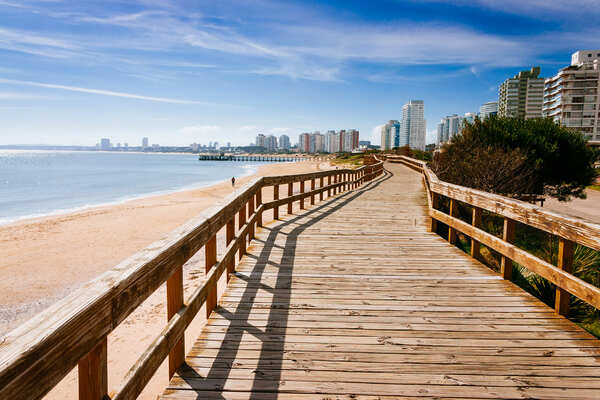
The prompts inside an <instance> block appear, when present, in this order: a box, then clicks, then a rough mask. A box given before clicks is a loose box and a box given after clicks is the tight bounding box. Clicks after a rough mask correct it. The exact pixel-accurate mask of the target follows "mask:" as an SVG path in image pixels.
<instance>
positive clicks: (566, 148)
mask: <svg viewBox="0 0 600 400" xmlns="http://www.w3.org/2000/svg"><path fill="white" fill-rule="evenodd" d="M597 159H598V152H597V151H595V150H593V149H592V148H591V147H589V146H587V145H586V139H585V138H584V136H583V135H582V134H581V133H579V132H576V131H574V130H571V129H569V128H565V127H563V126H560V125H557V124H555V123H554V122H553V121H552V120H551V119H547V118H546V119H529V120H524V119H518V118H499V117H494V116H492V117H489V118H486V119H485V120H480V119H479V118H476V119H475V121H474V122H473V123H469V122H465V127H464V129H463V131H462V134H460V135H457V136H455V137H453V138H452V139H451V141H450V143H448V144H447V145H445V146H444V147H443V149H442V151H441V152H440V153H439V154H438V155H437V156H436V157H435V158H434V161H433V163H432V169H433V170H434V172H435V173H436V174H437V175H438V177H439V178H440V179H442V180H445V181H447V182H451V183H456V184H459V185H463V186H468V187H474V188H477V189H481V190H486V191H489V192H493V193H499V194H504V195H520V194H526V193H529V194H546V195H548V196H552V197H556V198H557V199H559V200H562V201H566V200H569V199H570V198H571V197H579V198H585V188H586V186H589V185H591V184H592V183H593V182H594V179H595V177H596V171H595V169H594V162H595V161H596V160H597Z"/></svg>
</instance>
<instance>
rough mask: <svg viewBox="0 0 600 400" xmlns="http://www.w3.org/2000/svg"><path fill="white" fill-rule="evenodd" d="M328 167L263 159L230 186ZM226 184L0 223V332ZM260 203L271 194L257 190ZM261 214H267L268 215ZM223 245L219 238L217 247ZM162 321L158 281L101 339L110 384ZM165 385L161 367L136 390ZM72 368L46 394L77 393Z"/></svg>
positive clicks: (199, 262) (194, 262) (188, 278)
mask: <svg viewBox="0 0 600 400" xmlns="http://www.w3.org/2000/svg"><path fill="white" fill-rule="evenodd" d="M326 168H328V163H323V162H321V163H319V162H308V161H307V162H298V163H282V164H267V165H263V166H261V167H260V168H259V169H258V171H257V173H256V174H254V175H251V176H247V177H244V178H240V179H239V180H238V182H237V183H236V186H237V187H240V186H242V185H243V184H244V183H246V182H248V181H250V180H251V179H253V178H255V177H257V176H268V175H283V174H293V173H304V172H311V171H317V170H320V169H326ZM232 190H233V189H232V187H231V183H230V182H223V183H220V184H217V185H213V186H210V187H207V188H201V189H195V190H190V191H183V192H176V193H172V194H166V195H160V196H153V197H146V198H142V199H138V200H132V201H129V202H126V203H123V204H119V205H114V206H108V207H98V208H92V209H87V210H85V211H81V212H76V213H72V214H67V215H61V216H53V217H45V218H39V219H35V220H25V221H20V222H18V223H14V224H10V225H4V226H0V255H1V256H0V259H1V260H2V261H1V264H0V268H1V273H2V278H3V279H2V280H0V335H2V334H4V333H6V332H8V331H10V330H11V329H13V328H15V327H16V326H18V325H19V324H20V323H22V322H24V321H26V320H27V319H29V318H31V317H32V316H33V315H35V314H37V313H39V312H40V311H42V310H43V309H45V308H46V307H48V306H49V305H50V304H52V303H54V302H56V301H57V300H59V299H61V298H62V297H64V296H65V294H67V293H70V292H72V291H73V290H76V289H77V288H78V287H79V286H80V285H81V284H83V283H84V282H87V281H89V280H91V279H92V278H94V277H96V276H98V275H100V274H102V273H103V272H105V271H107V270H109V269H110V268H111V267H113V266H115V265H116V264H118V263H119V262H120V261H122V260H123V259H125V258H127V257H128V256H130V255H132V254H134V253H135V252H136V251H138V250H140V249H142V248H144V247H146V246H148V245H149V244H150V243H152V242H154V241H155V240H158V239H160V238H161V237H162V236H163V235H165V234H166V233H168V232H170V231H171V230H173V229H174V228H176V227H177V226H179V225H181V224H183V223H184V222H186V221H187V220H189V219H190V218H192V217H194V216H196V215H197V214H199V213H200V212H201V211H202V210H204V209H205V208H207V207H209V206H211V205H213V204H214V203H215V202H217V201H218V200H220V199H221V198H223V197H224V196H226V195H228V194H230V193H231V192H232ZM263 198H264V201H268V200H269V199H271V198H272V193H267V191H265V192H264V193H263ZM267 219H268V218H267ZM224 247H225V246H224V245H223V244H222V243H219V245H218V248H219V250H222V249H223V248H224ZM203 271H204V255H203V252H202V251H200V252H199V253H198V254H196V256H194V257H193V258H192V259H191V260H190V261H189V262H188V263H187V264H186V265H185V267H184V274H185V275H184V280H185V285H186V295H187V294H188V293H190V292H191V291H192V290H193V288H194V287H195V284H196V283H197V282H198V280H201V279H202V278H203V274H204V272H203ZM203 316H204V312H202V311H201V312H200V313H199V315H198V317H197V318H196V320H195V321H194V323H193V325H192V326H191V327H190V328H189V329H188V331H187V332H186V342H187V343H191V341H192V340H193V339H192V338H193V337H195V336H197V334H198V332H199V330H200V329H201V326H202V323H203ZM165 321H166V291H165V288H164V285H163V287H162V288H161V289H159V290H158V291H157V292H156V293H154V294H153V295H152V296H151V297H150V298H148V300H146V302H145V303H144V304H143V305H142V306H141V307H140V308H138V310H136V312H134V313H133V314H132V315H130V316H129V318H127V320H125V321H124V322H123V323H122V324H121V325H120V326H119V327H118V328H117V329H116V330H115V331H114V332H113V333H112V334H111V335H110V336H109V340H108V358H109V366H108V371H109V388H110V389H111V390H115V389H117V388H118V385H119V384H120V382H121V380H122V378H123V377H124V376H125V374H126V373H127V371H128V369H129V368H130V367H131V366H132V365H133V364H134V362H135V361H136V359H137V358H138V357H139V355H141V353H142V352H143V351H144V350H145V348H146V346H147V345H148V344H149V343H150V342H151V341H152V339H153V338H154V337H155V336H156V335H157V334H158V333H159V332H160V331H161V329H162V328H163V327H164V324H165ZM166 383H167V369H166V365H164V363H163V366H161V368H160V369H159V371H157V373H156V375H155V376H154V378H153V379H152V381H151V382H150V383H149V385H148V386H147V388H146V390H145V391H144V392H143V394H142V396H140V398H141V399H154V398H156V395H157V394H158V393H160V392H161V391H162V388H163V387H164V385H165V384H166ZM76 393H77V374H76V370H74V371H72V372H71V373H70V374H69V375H68V376H67V377H66V378H65V379H64V380H63V382H61V383H60V384H59V385H58V386H57V387H56V388H55V389H54V390H53V391H52V392H51V393H50V394H49V395H48V396H47V398H48V399H64V398H76Z"/></svg>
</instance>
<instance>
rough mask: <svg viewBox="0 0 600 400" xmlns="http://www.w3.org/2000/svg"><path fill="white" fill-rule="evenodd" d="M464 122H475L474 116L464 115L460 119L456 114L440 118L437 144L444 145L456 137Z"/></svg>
mask: <svg viewBox="0 0 600 400" xmlns="http://www.w3.org/2000/svg"><path fill="white" fill-rule="evenodd" d="M465 120H468V121H469V122H473V121H474V120H475V114H474V113H466V114H465V116H464V117H461V116H459V115H457V114H452V115H449V116H447V117H445V118H442V120H441V121H440V123H439V124H438V129H437V142H438V144H442V143H446V142H448V141H450V139H452V138H453V137H454V136H456V135H458V134H459V133H460V132H461V131H462V128H463V126H464V121H465ZM411 147H412V146H411Z"/></svg>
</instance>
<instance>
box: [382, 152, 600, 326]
mask: <svg viewBox="0 0 600 400" xmlns="http://www.w3.org/2000/svg"><path fill="white" fill-rule="evenodd" d="M387 159H388V161H392V162H400V163H402V164H405V165H407V166H409V167H410V168H413V169H417V170H420V172H421V173H422V175H423V178H424V180H425V187H426V190H427V198H428V205H429V215H430V217H431V218H432V222H431V227H430V229H431V230H432V231H435V226H436V221H440V222H442V223H444V224H446V225H448V227H449V232H448V240H449V241H450V242H452V241H453V240H455V234H456V232H457V231H459V232H462V233H464V234H465V235H467V236H469V237H470V238H471V241H472V245H471V247H472V249H473V248H476V249H477V250H476V252H478V251H479V244H484V245H486V246H488V247H490V248H491V249H493V250H495V251H497V252H498V253H500V254H501V255H502V257H503V260H502V265H501V268H502V269H501V274H502V275H503V277H504V278H505V279H510V277H511V270H512V261H514V262H517V263H518V264H520V265H522V266H524V267H525V268H527V269H529V270H530V271H532V272H535V273H536V274H538V275H540V276H542V277H543V278H545V279H547V280H548V281H550V282H551V283H553V284H554V285H556V286H557V296H556V303H555V310H556V313H557V314H560V315H566V314H567V313H568V304H569V303H568V294H572V295H574V296H576V297H578V298H579V299H581V300H583V301H584V302H586V303H588V304H590V305H592V306H594V307H596V308H600V288H598V287H596V286H594V285H591V284H589V283H588V282H585V281H584V280H582V279H580V278H578V277H576V276H575V275H573V274H571V269H572V264H573V252H574V245H575V244H580V245H582V246H586V247H589V248H591V249H594V250H600V224H595V223H593V222H589V221H585V220H583V219H580V218H574V217H567V216H564V215H561V214H559V213H555V212H552V211H548V210H545V209H543V208H542V207H539V206H536V205H534V204H530V203H527V202H523V201H520V200H516V199H511V198H508V197H504V196H500V195H497V194H493V193H488V192H484V191H481V190H477V189H471V188H467V187H464V186H460V185H455V184H452V183H448V182H444V181H441V180H440V179H439V178H438V177H437V176H436V175H435V173H434V172H433V171H431V169H429V167H428V166H427V163H425V162H423V161H420V160H415V159H412V158H410V157H407V156H392V157H389V156H388V158H387ZM439 196H444V197H448V198H449V199H450V201H451V205H450V213H449V214H447V213H444V212H442V211H440V210H438V209H437V208H436V207H437V203H438V200H439ZM456 201H460V202H463V203H466V204H467V205H469V206H471V207H473V221H472V223H471V224H468V223H466V222H464V221H463V220H461V219H458V218H456V215H455V212H456V208H455V207H456V203H455V202H456ZM481 210H486V211H489V212H492V213H494V214H497V215H500V216H502V217H504V233H503V237H502V238H498V237H496V236H494V235H492V234H490V233H488V232H486V231H484V230H483V229H481V228H480V226H479V224H480V223H481ZM515 221H516V222H520V223H522V224H524V225H529V226H531V227H534V228H537V229H540V230H543V231H545V232H547V233H550V234H552V235H555V236H557V237H558V238H559V256H558V265H556V266H555V265H552V264H550V263H548V262H546V261H544V260H542V259H540V258H538V257H536V256H534V255H532V254H530V253H528V252H527V251H525V250H523V249H521V248H519V247H517V246H515V245H514V244H512V243H511V242H512V241H513V240H514V229H515V225H514V222H515ZM453 235H454V236H453ZM472 255H473V256H474V257H476V258H477V256H476V255H474V254H473V251H472Z"/></svg>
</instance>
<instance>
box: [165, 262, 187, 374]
mask: <svg viewBox="0 0 600 400" xmlns="http://www.w3.org/2000/svg"><path fill="white" fill-rule="evenodd" d="M182 306H183V267H182V266H179V267H178V268H177V269H176V270H175V272H173V274H172V275H171V276H170V277H169V279H167V320H170V319H171V318H172V317H173V316H174V315H175V314H177V312H178V311H179V310H180V309H181V307H182ZM184 361H185V337H184V336H183V335H182V336H181V339H180V340H179V341H178V342H177V344H176V345H175V347H173V349H172V350H171V351H170V352H169V379H171V378H172V377H173V374H175V371H177V369H178V368H179V367H180V366H181V365H182V364H183V362H184Z"/></svg>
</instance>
